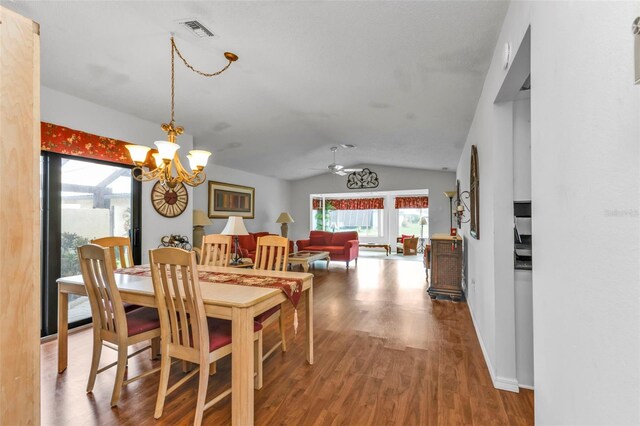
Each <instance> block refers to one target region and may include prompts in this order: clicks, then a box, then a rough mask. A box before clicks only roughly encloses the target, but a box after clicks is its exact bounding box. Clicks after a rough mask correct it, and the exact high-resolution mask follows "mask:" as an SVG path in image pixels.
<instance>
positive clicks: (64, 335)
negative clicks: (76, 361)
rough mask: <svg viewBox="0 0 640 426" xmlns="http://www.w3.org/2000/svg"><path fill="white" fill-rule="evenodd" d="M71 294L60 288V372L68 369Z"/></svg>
mask: <svg viewBox="0 0 640 426" xmlns="http://www.w3.org/2000/svg"><path fill="white" fill-rule="evenodd" d="M68 316H69V294H68V293H64V292H61V291H60V290H58V373H62V372H63V371H64V370H66V369H67V345H68V341H67V340H68V335H69V318H68Z"/></svg>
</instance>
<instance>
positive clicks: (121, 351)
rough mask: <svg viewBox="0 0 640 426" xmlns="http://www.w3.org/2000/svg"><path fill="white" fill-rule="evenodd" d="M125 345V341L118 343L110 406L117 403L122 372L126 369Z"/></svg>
mask: <svg viewBox="0 0 640 426" xmlns="http://www.w3.org/2000/svg"><path fill="white" fill-rule="evenodd" d="M127 349H128V347H127V345H126V343H119V344H118V364H117V366H116V383H115V384H114V385H113V394H112V395H111V406H112V407H115V406H116V405H118V400H119V399H120V391H121V390H122V383H123V382H124V372H125V370H126V369H127V355H128V353H127Z"/></svg>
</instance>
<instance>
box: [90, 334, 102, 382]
mask: <svg viewBox="0 0 640 426" xmlns="http://www.w3.org/2000/svg"><path fill="white" fill-rule="evenodd" d="M101 354H102V340H101V339H100V336H99V335H98V334H97V333H96V332H95V330H94V332H93V356H92V357H91V370H89V381H88V382H87V393H89V392H91V391H92V390H93V385H94V384H95V382H96V375H97V374H98V366H99V365H100V355H101Z"/></svg>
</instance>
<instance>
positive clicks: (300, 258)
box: [289, 251, 331, 272]
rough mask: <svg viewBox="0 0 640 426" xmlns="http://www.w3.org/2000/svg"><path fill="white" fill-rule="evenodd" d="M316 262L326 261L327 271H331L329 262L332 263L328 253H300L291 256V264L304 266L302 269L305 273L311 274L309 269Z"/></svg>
mask: <svg viewBox="0 0 640 426" xmlns="http://www.w3.org/2000/svg"><path fill="white" fill-rule="evenodd" d="M316 260H326V261H327V269H329V262H330V261H331V258H330V257H329V252H328V251H299V252H296V253H291V254H290V255H289V263H290V264H291V265H292V266H293V265H302V269H303V270H304V271H305V272H309V267H310V266H311V265H312V264H313V262H315V261H316Z"/></svg>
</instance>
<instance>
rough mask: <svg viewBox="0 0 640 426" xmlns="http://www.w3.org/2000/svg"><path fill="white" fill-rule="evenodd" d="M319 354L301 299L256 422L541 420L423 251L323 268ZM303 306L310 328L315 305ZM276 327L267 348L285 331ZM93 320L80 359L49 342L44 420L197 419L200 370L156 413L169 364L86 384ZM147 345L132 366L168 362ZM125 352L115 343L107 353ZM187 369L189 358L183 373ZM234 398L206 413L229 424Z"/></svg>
mask: <svg viewBox="0 0 640 426" xmlns="http://www.w3.org/2000/svg"><path fill="white" fill-rule="evenodd" d="M313 272H314V273H315V279H314V299H315V304H314V307H315V317H314V319H315V360H316V363H315V364H314V365H311V366H310V365H308V364H306V362H305V349H304V333H300V334H299V335H298V336H294V332H293V309H292V308H291V307H289V308H287V309H286V310H285V317H286V319H287V321H286V322H287V324H288V326H287V333H286V335H287V346H288V351H287V352H286V353H285V354H283V353H281V352H276V353H274V355H272V356H271V357H270V358H269V359H268V360H267V361H266V362H265V365H264V387H263V388H262V389H261V390H260V391H256V393H255V418H256V424H259V425H267V424H288V425H297V424H304V425H333V424H336V425H337V424H345V425H437V424H441V425H445V424H446V425H448V424H477V425H485V424H513V425H525V424H533V392H532V391H527V390H521V392H520V393H519V394H515V393H511V392H505V391H498V390H496V389H494V387H493V386H492V384H491V378H490V377H489V373H488V371H487V368H486V365H485V363H484V359H483V357H482V352H481V349H480V346H479V344H478V341H477V338H476V335H475V331H474V329H473V324H472V323H471V318H470V315H469V311H468V308H467V305H466V304H465V303H452V302H448V301H431V299H430V298H429V296H428V295H427V294H426V292H425V276H424V270H423V269H422V267H421V264H420V263H419V262H403V261H393V260H379V259H366V258H365V259H360V260H359V262H358V266H357V267H355V268H353V267H352V268H351V269H350V270H349V271H346V270H345V267H344V262H340V263H338V262H335V263H332V265H331V268H330V270H329V271H327V270H326V269H325V267H324V262H318V267H317V269H315V271H313ZM300 306H301V309H300V311H299V312H298V317H299V319H300V326H299V327H300V330H304V318H305V316H304V304H301V305H300ZM276 330H277V327H275V326H273V327H270V328H268V329H266V331H265V347H270V346H271V345H272V344H274V343H275V342H276V340H277V331H276ZM90 333H91V331H90V330H86V331H82V332H79V333H77V334H74V335H71V336H70V338H69V367H68V369H67V371H65V372H64V373H63V374H60V375H59V374H57V373H56V365H57V364H56V347H57V346H56V342H55V341H53V342H49V343H46V344H43V345H42V368H41V371H42V383H41V388H42V423H43V424H45V425H48V424H50V425H71V424H73V425H98V424H99V425H116V424H124V425H148V424H171V425H175V424H182V425H187V424H191V423H192V422H193V416H194V408H195V396H196V384H197V380H192V381H191V382H190V383H188V384H186V385H185V386H183V387H182V388H180V389H179V390H178V391H176V392H175V393H174V394H172V395H171V396H169V398H167V402H166V404H165V411H164V415H163V417H162V418H161V419H160V420H158V421H156V420H154V419H153V410H154V404H155V397H156V393H157V390H158V375H157V374H154V375H151V376H149V377H147V378H144V379H142V380H139V381H137V382H134V383H131V384H130V385H128V386H126V387H125V388H124V389H123V390H122V394H121V397H120V402H119V404H118V407H117V408H114V409H111V408H110V407H109V399H110V395H111V390H112V388H113V381H114V374H115V373H114V371H112V370H109V371H108V372H105V373H103V374H100V375H98V378H97V380H96V384H95V388H94V391H93V394H86V393H85V386H86V381H87V377H88V374H89V364H90V359H91V334H90ZM148 358H149V357H148V355H147V354H142V355H139V356H137V357H135V358H133V359H132V360H130V367H129V368H130V369H131V374H136V373H137V372H139V371H141V370H143V369H147V368H150V367H151V366H156V365H158V361H153V362H152V361H150V360H149V359H148ZM113 360H115V352H112V351H111V350H109V349H107V348H105V349H104V350H103V358H102V364H101V365H106V364H107V363H108V362H112V361H113ZM181 376H182V373H181V372H180V368H179V366H178V365H176V366H174V368H173V370H172V376H171V380H172V381H175V380H177V379H178V378H179V377H181ZM230 380H231V375H230V357H227V358H226V359H225V360H223V361H221V362H219V363H218V367H217V373H216V374H215V375H214V376H212V377H211V378H210V380H209V392H208V398H211V397H212V396H215V395H217V394H218V393H219V392H220V391H221V390H224V389H225V388H227V387H228V386H229V384H230ZM230 421H231V404H230V398H225V399H224V400H223V401H221V402H220V403H218V404H217V405H215V406H214V407H212V408H211V409H210V410H208V411H207V412H205V416H204V422H203V423H204V424H229V423H230Z"/></svg>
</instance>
